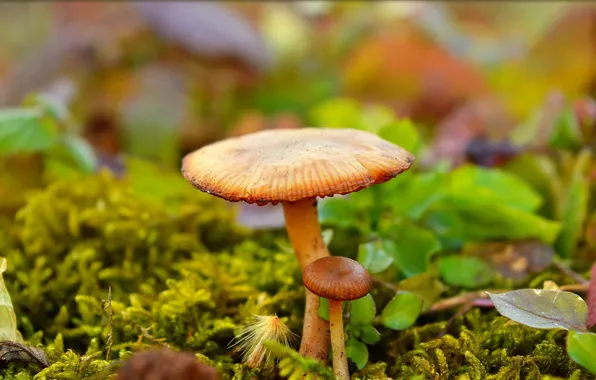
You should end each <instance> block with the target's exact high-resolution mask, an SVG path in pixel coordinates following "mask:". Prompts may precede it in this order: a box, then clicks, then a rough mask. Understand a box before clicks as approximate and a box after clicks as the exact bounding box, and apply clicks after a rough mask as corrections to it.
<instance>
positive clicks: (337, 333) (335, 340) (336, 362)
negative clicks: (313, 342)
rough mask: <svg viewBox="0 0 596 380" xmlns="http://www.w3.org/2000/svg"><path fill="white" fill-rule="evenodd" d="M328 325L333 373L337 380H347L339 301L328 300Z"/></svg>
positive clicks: (346, 359)
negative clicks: (329, 328)
mask: <svg viewBox="0 0 596 380" xmlns="http://www.w3.org/2000/svg"><path fill="white" fill-rule="evenodd" d="M329 325H330V327H331V349H332V350H333V373H334V374H335V377H336V378H337V379H338V380H349V379H350V372H349V370H348V357H347V356H346V345H345V342H344V321H343V315H342V309H341V301H335V300H331V299H330V300H329Z"/></svg>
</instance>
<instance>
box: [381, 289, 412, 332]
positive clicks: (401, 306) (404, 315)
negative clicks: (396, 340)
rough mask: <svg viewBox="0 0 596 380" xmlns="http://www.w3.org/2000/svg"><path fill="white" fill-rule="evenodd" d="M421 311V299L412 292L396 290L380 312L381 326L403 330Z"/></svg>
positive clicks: (410, 324)
mask: <svg viewBox="0 0 596 380" xmlns="http://www.w3.org/2000/svg"><path fill="white" fill-rule="evenodd" d="M421 311H422V300H421V299H420V298H419V297H418V296H417V295H416V294H414V293H410V292H407V291H400V292H398V293H397V294H396V295H395V297H393V299H392V300H391V301H390V302H389V303H388V304H387V306H385V308H384V309H383V312H382V313H381V323H383V326H385V327H388V328H390V329H393V330H403V329H407V328H408V327H410V326H412V324H414V322H415V321H416V318H418V315H419V314H420V312H421Z"/></svg>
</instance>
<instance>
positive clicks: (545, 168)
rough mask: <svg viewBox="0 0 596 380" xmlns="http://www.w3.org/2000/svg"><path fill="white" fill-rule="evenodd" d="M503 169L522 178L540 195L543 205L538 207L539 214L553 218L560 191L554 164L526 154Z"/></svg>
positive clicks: (544, 157) (542, 157) (547, 158)
mask: <svg viewBox="0 0 596 380" xmlns="http://www.w3.org/2000/svg"><path fill="white" fill-rule="evenodd" d="M505 168H506V170H507V171H508V172H509V173H512V174H513V175H515V176H517V177H519V178H523V179H524V181H525V182H526V183H527V184H528V185H530V186H532V188H533V189H534V191H536V192H537V193H538V194H541V195H542V197H543V199H544V204H543V205H542V206H541V207H540V210H539V211H540V212H539V213H540V214H541V215H543V216H547V217H554V215H555V209H556V202H557V200H558V198H559V191H560V190H559V187H560V186H559V182H560V179H559V176H558V174H557V168H556V166H555V163H554V162H553V161H552V160H551V159H550V158H549V157H546V156H540V155H536V154H530V153H528V154H522V155H520V156H518V157H516V158H514V159H513V160H511V161H509V162H508V163H507V164H506V166H505Z"/></svg>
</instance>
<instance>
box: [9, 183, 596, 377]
mask: <svg viewBox="0 0 596 380" xmlns="http://www.w3.org/2000/svg"><path fill="white" fill-rule="evenodd" d="M0 223H1V224H0V227H1V228H0V255H1V256H4V257H6V258H7V260H8V270H7V272H6V273H5V274H4V275H5V282H6V285H7V288H8V290H9V292H10V295H11V298H12V302H13V304H14V307H15V312H16V315H17V318H18V325H19V328H20V330H21V332H22V334H23V337H24V339H25V341H26V342H27V343H28V344H30V345H32V346H38V347H41V348H43V350H44V351H45V352H46V355H47V357H48V359H49V362H50V366H49V367H47V368H45V369H42V368H41V367H40V366H39V365H37V364H35V363H29V364H28V363H27V361H25V362H19V361H15V362H11V363H10V364H8V366H7V367H6V368H4V369H3V370H2V371H0V378H1V379H19V380H25V379H31V378H35V379H83V378H87V379H94V378H110V376H112V374H113V373H114V371H115V370H117V368H118V365H119V364H120V363H121V361H122V360H123V359H126V358H127V357H129V356H130V355H131V354H132V352H134V351H136V350H140V349H143V348H147V347H151V346H163V345H167V346H171V347H174V348H176V349H184V350H191V351H194V352H196V353H197V354H199V356H200V358H202V360H205V361H207V362H209V363H210V364H212V365H214V366H216V367H217V368H218V369H219V370H220V371H221V373H222V374H223V376H224V378H226V379H264V378H276V376H277V371H276V370H274V369H271V368H267V369H257V370H250V369H248V368H247V367H246V366H245V365H243V364H239V355H235V354H234V353H233V352H232V350H231V349H229V348H228V345H229V343H230V341H231V340H232V339H233V338H234V336H235V334H236V333H238V332H239V331H240V329H241V328H242V326H243V324H244V323H246V322H247V321H248V320H249V318H250V317H251V316H252V315H254V314H261V315H262V314H273V313H275V314H277V315H278V316H280V317H285V318H286V319H287V323H288V326H289V327H290V328H291V329H292V330H293V331H294V332H296V333H298V334H299V333H300V331H301V322H302V320H301V318H302V313H303V289H302V287H301V280H300V271H299V268H298V264H297V262H296V260H295V258H294V255H293V252H292V251H291V249H289V248H288V247H289V246H288V244H287V240H286V238H285V234H284V232H283V231H275V232H267V233H251V232H249V231H246V230H244V229H242V228H240V227H238V226H237V225H236V224H235V223H234V212H233V208H231V207H230V205H229V204H227V203H226V202H223V201H221V200H218V199H215V198H213V197H210V196H208V195H205V194H200V193H198V192H195V191H180V193H179V194H173V195H172V194H170V195H168V196H167V197H145V196H140V195H139V193H138V192H136V191H135V190H134V186H132V185H131V184H130V183H129V182H127V181H123V180H117V179H115V178H113V177H112V176H111V175H109V174H106V173H102V174H99V175H97V176H94V177H90V178H85V179H82V180H79V181H77V182H73V181H58V182H54V183H52V184H50V185H49V186H48V187H47V188H46V189H44V190H43V191H40V192H39V193H38V194H36V195H34V196H32V197H31V198H30V199H29V201H28V202H27V204H26V205H25V206H24V207H23V208H21V209H20V211H19V212H18V214H17V215H16V217H15V218H12V217H7V218H5V219H2V220H1V221H0ZM338 236H341V235H338ZM386 292H387V290H386V289H380V288H378V289H375V291H374V292H373V295H374V296H375V298H376V299H377V303H378V306H379V308H380V306H382V303H383V302H384V300H386V299H387V298H388V297H387V296H388V294H385V293H386ZM389 296H390V295H389ZM108 298H109V299H110V300H109V302H108ZM451 314H452V313H451V312H445V313H439V314H434V315H431V316H423V317H422V318H420V320H419V321H418V323H417V324H416V326H414V327H412V328H410V329H407V330H405V331H399V332H396V331H391V330H388V329H385V328H383V327H382V326H379V330H380V332H381V334H382V337H383V338H382V340H381V342H379V343H378V344H376V345H374V346H372V347H370V353H371V356H370V361H369V366H368V367H367V368H365V369H364V370H362V371H360V372H359V373H358V375H357V376H358V377H360V378H384V377H386V376H387V377H391V378H395V379H408V378H420V379H423V378H425V379H549V378H551V379H553V378H565V379H591V378H594V377H593V376H592V375H589V374H588V373H587V372H585V371H583V370H581V369H580V368H579V367H578V366H577V365H576V364H574V363H573V362H572V361H571V360H570V359H569V358H568V356H567V355H566V353H565V333H564V332H562V331H543V330H536V329H532V328H528V327H525V326H521V325H516V324H512V323H511V322H510V321H509V320H508V319H506V318H504V317H500V316H498V314H497V313H496V312H495V311H494V310H479V309H473V310H471V311H469V312H468V313H466V314H465V315H464V316H462V317H459V318H457V319H456V320H455V322H454V323H453V324H452V325H451V326H450V327H449V328H448V329H447V330H446V332H447V333H446V334H445V335H442V336H441V333H442V332H443V330H444V329H445V326H446V321H447V319H448V318H449V317H450V316H451ZM108 350H109V353H108Z"/></svg>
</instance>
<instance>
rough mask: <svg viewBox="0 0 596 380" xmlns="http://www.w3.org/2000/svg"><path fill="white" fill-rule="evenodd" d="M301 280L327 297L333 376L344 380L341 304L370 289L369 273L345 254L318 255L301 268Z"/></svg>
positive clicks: (345, 363) (346, 377)
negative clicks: (342, 255) (302, 271)
mask: <svg viewBox="0 0 596 380" xmlns="http://www.w3.org/2000/svg"><path fill="white" fill-rule="evenodd" d="M302 282H303V283H304V286H305V287H306V288H307V289H308V290H310V291H311V292H313V293H314V294H316V295H318V296H319V297H323V298H327V299H328V300H329V322H330V325H331V347H332V350H333V373H334V374H335V377H336V378H337V379H339V380H347V379H349V378H350V376H349V375H350V373H349V371H348V357H347V356H346V347H345V343H344V323H343V315H342V309H341V303H342V302H343V301H352V300H356V299H358V298H362V297H364V296H365V295H367V294H368V292H370V289H371V288H372V279H371V278H370V273H368V271H367V270H366V269H365V268H364V267H363V266H362V265H361V264H360V263H359V262H358V261H354V260H352V259H348V258H347V257H341V256H329V257H321V258H320V259H318V260H315V261H313V262H312V263H310V264H309V265H308V266H307V267H306V268H305V269H304V273H303V274H302Z"/></svg>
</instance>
